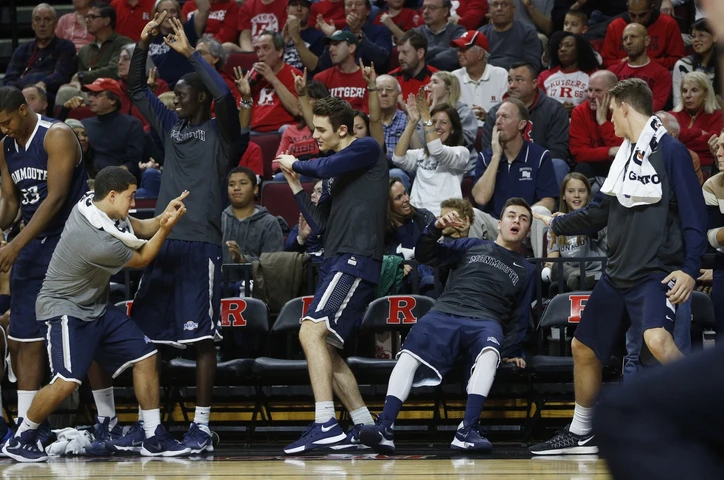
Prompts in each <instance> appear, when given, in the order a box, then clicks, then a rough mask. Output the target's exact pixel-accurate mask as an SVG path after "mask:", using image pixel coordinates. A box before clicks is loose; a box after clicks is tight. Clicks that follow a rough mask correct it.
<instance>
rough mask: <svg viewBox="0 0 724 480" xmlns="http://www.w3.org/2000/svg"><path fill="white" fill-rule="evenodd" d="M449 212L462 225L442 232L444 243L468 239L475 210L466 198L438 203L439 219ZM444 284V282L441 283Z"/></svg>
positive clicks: (449, 199)
mask: <svg viewBox="0 0 724 480" xmlns="http://www.w3.org/2000/svg"><path fill="white" fill-rule="evenodd" d="M450 212H457V214H458V215H459V216H460V220H461V223H462V225H460V226H450V227H447V228H445V229H443V231H442V238H443V239H444V240H445V241H449V240H457V239H458V238H468V237H470V236H471V235H470V233H471V231H472V229H473V223H474V222H475V220H474V218H475V209H474V208H473V206H472V205H471V204H470V202H469V201H468V199H466V198H448V199H445V200H443V201H442V202H441V203H440V215H439V216H440V217H444V216H445V215H447V214H448V213H450ZM448 273H449V272H448ZM443 283H444V282H443Z"/></svg>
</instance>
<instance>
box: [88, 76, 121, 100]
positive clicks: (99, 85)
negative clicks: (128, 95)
mask: <svg viewBox="0 0 724 480" xmlns="http://www.w3.org/2000/svg"><path fill="white" fill-rule="evenodd" d="M83 90H86V91H90V92H104V91H107V92H111V93H115V94H116V95H118V96H119V97H122V96H123V90H122V89H121V86H120V85H119V84H118V82H116V81H115V80H113V79H112V78H96V79H95V81H94V82H93V83H89V84H88V85H83Z"/></svg>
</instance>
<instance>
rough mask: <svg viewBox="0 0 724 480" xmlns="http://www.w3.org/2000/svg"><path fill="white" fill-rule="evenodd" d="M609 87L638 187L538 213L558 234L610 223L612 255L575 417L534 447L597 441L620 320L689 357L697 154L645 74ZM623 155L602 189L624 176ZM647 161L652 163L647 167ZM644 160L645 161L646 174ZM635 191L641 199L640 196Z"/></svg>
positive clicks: (590, 307)
mask: <svg viewBox="0 0 724 480" xmlns="http://www.w3.org/2000/svg"><path fill="white" fill-rule="evenodd" d="M609 95H610V96H611V110H612V111H613V124H614V128H615V132H616V135H617V136H619V137H623V138H624V139H626V140H628V141H629V142H630V152H625V153H626V154H627V156H628V158H624V160H625V163H622V166H624V167H625V170H623V175H624V176H625V178H626V179H627V180H630V181H631V182H634V183H633V185H634V186H635V187H636V189H637V190H635V191H634V193H635V194H638V195H636V196H635V197H634V196H631V195H629V194H625V193H624V190H621V189H619V188H618V185H619V184H615V185H614V188H613V189H612V190H610V191H609V194H608V195H602V194H599V196H598V197H596V199H594V201H593V202H591V203H590V204H589V205H588V206H586V207H585V208H582V209H580V210H577V211H575V212H573V213H569V214H567V215H564V216H559V217H556V218H554V219H552V220H551V217H548V216H541V217H540V218H541V220H543V221H544V222H545V223H546V224H550V228H551V231H552V232H553V233H555V234H556V235H580V234H586V233H588V231H597V230H598V229H600V228H601V227H603V226H604V225H608V259H609V261H608V264H607V266H606V272H605V274H604V275H603V276H602V277H601V280H600V281H599V282H598V283H597V284H596V286H595V287H594V289H593V292H592V293H591V297H590V298H589V300H588V303H587V304H586V308H585V310H584V311H583V314H582V318H581V322H580V324H579V325H578V328H577V329H576V333H575V338H574V339H573V341H572V344H571V350H572V351H573V359H574V369H573V374H574V384H575V396H576V403H575V410H574V413H573V421H572V422H571V424H570V425H568V426H567V427H566V428H565V429H563V430H561V431H560V432H559V433H558V434H556V435H555V436H554V437H553V438H552V439H551V440H549V441H547V442H544V443H541V444H538V445H534V446H533V447H531V452H532V453H534V454H536V455H560V454H576V453H596V452H597V451H598V447H597V446H596V441H595V439H594V434H593V432H592V426H591V422H592V418H593V407H594V405H595V402H596V397H597V396H598V392H599V390H600V388H601V365H602V364H605V363H608V362H609V361H610V359H611V350H612V348H613V347H614V344H615V343H616V341H617V340H618V339H619V333H620V331H621V330H622V328H624V327H628V325H629V324H630V325H631V327H632V328H633V331H634V332H636V334H637V335H641V336H643V341H644V342H645V343H646V345H647V346H648V348H649V351H650V352H651V353H652V354H653V356H654V357H655V358H656V359H657V360H658V361H659V362H660V363H662V364H666V363H670V362H672V361H674V360H678V359H679V358H681V352H680V351H679V350H678V348H676V345H675V343H674V340H673V338H672V336H671V332H672V330H673V327H674V319H675V317H676V310H675V308H676V307H675V305H677V304H680V303H683V302H685V301H686V300H687V299H688V298H689V297H690V295H691V291H692V289H693V288H694V285H695V283H696V280H695V279H696V278H697V277H698V275H699V266H700V264H701V256H702V255H703V254H704V253H705V252H706V244H707V238H706V218H707V217H706V215H707V214H706V207H705V205H704V198H703V195H702V192H701V186H700V185H699V182H698V180H697V178H696V174H695V173H694V168H693V166H692V163H691V156H690V155H689V152H688V151H687V149H686V147H684V145H682V144H681V143H680V142H679V141H678V140H676V139H675V138H673V137H671V136H670V135H669V134H667V133H665V130H663V126H662V125H661V123H660V121H659V120H658V119H657V118H656V117H653V100H652V93H651V90H650V89H649V87H648V86H647V85H646V83H645V82H644V81H642V80H639V79H628V80H623V81H621V82H619V83H618V84H617V85H616V86H615V87H614V88H612V89H611V90H610V91H609ZM646 139H648V140H646ZM657 139H658V140H657ZM624 146H628V144H627V143H624ZM634 156H635V158H634ZM616 162H617V160H614V164H613V165H612V167H611V173H610V174H609V179H608V180H607V183H604V185H603V187H602V191H605V189H606V188H607V185H608V182H609V180H612V179H613V178H617V177H616V175H615V174H613V172H614V171H615V170H616V169H615V167H616ZM634 162H636V165H635V164H634ZM647 164H648V167H650V168H653V170H652V171H651V173H650V174H648V176H647V177H644V176H643V175H644V173H645V168H646V167H647ZM637 165H641V170H640V173H638V174H637V168H636V167H637ZM619 178H620V177H619ZM622 185H623V186H626V185H627V183H626V182H624V183H623V184H622ZM647 185H648V186H649V187H650V186H655V185H659V187H658V189H659V198H658V200H655V199H656V195H655V194H654V195H652V194H650V193H647V194H646V195H644V194H643V193H641V192H642V190H641V189H642V188H643V187H644V186H647ZM626 188H628V187H626ZM625 191H627V192H631V190H625ZM634 198H636V199H637V202H636V203H637V204H632V200H633V199H634ZM621 441H622V442H626V439H625V438H622V439H621Z"/></svg>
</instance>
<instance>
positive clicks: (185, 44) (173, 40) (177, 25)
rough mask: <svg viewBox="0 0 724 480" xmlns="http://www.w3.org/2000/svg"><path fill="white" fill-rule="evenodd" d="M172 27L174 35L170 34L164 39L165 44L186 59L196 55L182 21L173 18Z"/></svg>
mask: <svg viewBox="0 0 724 480" xmlns="http://www.w3.org/2000/svg"><path fill="white" fill-rule="evenodd" d="M171 26H172V27H173V33H169V34H168V35H166V36H165V37H164V39H163V41H164V43H165V44H166V45H168V46H169V47H171V48H172V49H173V50H175V51H177V52H178V53H180V54H181V55H183V56H184V57H187V58H188V57H190V56H191V55H192V54H193V53H194V49H193V48H191V44H190V43H189V39H188V37H186V32H184V26H183V24H182V23H181V20H179V19H178V18H172V19H171Z"/></svg>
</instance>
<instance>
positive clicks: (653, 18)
mask: <svg viewBox="0 0 724 480" xmlns="http://www.w3.org/2000/svg"><path fill="white" fill-rule="evenodd" d="M654 3H655V2H654V1H653V0H629V1H628V12H627V13H625V14H624V15H623V16H621V17H619V18H616V19H614V20H613V21H612V22H611V23H610V24H609V25H608V29H607V30H606V39H605V40H604V41H603V46H602V47H601V56H602V57H603V67H604V68H608V69H609V70H610V69H611V67H613V66H614V65H616V64H619V63H626V61H627V60H626V55H629V60H630V54H629V53H628V52H627V51H626V46H625V40H624V30H625V28H626V26H627V25H630V24H632V23H637V24H639V25H643V27H644V30H647V32H646V33H645V34H644V35H643V36H646V35H648V36H649V37H650V38H651V41H650V42H648V43H647V44H646V50H647V52H648V57H649V58H651V60H653V61H654V62H656V63H657V64H659V65H661V66H662V67H664V68H665V69H666V70H671V69H672V68H674V65H675V64H676V62H677V61H678V60H679V59H680V58H682V57H683V56H684V55H685V50H684V41H683V40H682V38H681V30H680V29H679V24H678V23H677V22H676V20H675V19H674V17H672V16H669V15H662V14H661V12H660V11H659V10H658V9H656V8H655V7H654ZM619 79H621V77H619ZM621 80H623V79H621ZM654 98H655V95H654ZM654 110H659V109H658V108H656V107H654Z"/></svg>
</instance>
